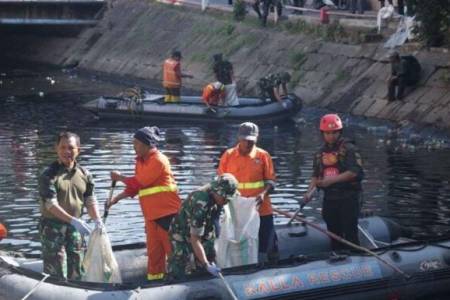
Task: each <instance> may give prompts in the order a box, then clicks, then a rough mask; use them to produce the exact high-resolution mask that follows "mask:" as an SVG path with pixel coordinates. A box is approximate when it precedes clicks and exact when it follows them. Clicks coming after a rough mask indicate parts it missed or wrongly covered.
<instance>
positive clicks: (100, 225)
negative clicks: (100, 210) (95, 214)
mask: <svg viewBox="0 0 450 300" xmlns="http://www.w3.org/2000/svg"><path fill="white" fill-rule="evenodd" d="M94 223H95V229H99V230H100V233H103V232H105V224H104V223H103V221H102V219H100V218H98V219H97V220H94Z"/></svg>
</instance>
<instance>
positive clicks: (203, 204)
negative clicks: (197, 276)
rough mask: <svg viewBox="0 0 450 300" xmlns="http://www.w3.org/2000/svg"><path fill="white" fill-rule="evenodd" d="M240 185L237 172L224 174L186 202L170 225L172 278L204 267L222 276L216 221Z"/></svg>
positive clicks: (169, 275) (169, 272) (180, 277)
mask: <svg viewBox="0 0 450 300" xmlns="http://www.w3.org/2000/svg"><path fill="white" fill-rule="evenodd" d="M237 185H238V182H237V180H236V178H234V176H233V175H231V174H222V175H221V176H218V178H217V179H215V180H213V181H212V182H211V183H210V184H207V185H205V186H203V187H202V188H200V189H198V190H196V191H194V192H192V193H191V194H190V195H189V196H188V198H187V199H186V201H184V202H183V205H182V207H181V210H180V213H179V215H178V216H176V217H175V218H174V220H173V222H172V225H171V226H170V240H171V242H172V247H173V252H172V254H171V255H170V257H169V262H168V277H169V279H172V280H173V279H184V277H185V276H186V275H187V274H191V273H194V272H197V271H200V270H206V271H208V272H209V273H210V274H212V275H214V276H218V275H219V272H220V268H219V267H217V266H216V265H215V263H214V262H215V258H216V252H215V250H214V240H215V238H216V235H215V220H216V219H218V218H219V215H220V212H221V209H222V206H223V205H225V204H227V203H228V201H229V199H230V198H232V197H234V196H235V195H236V194H237V193H236V192H237ZM194 261H195V263H194V264H192V262H194Z"/></svg>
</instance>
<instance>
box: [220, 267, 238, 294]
mask: <svg viewBox="0 0 450 300" xmlns="http://www.w3.org/2000/svg"><path fill="white" fill-rule="evenodd" d="M219 278H220V279H221V280H222V282H223V284H224V285H225V287H226V288H227V291H228V293H229V294H230V296H231V298H232V299H233V300H238V297H236V295H235V294H234V292H233V290H232V289H231V286H230V285H229V284H228V282H227V281H226V280H225V277H223V275H222V272H219Z"/></svg>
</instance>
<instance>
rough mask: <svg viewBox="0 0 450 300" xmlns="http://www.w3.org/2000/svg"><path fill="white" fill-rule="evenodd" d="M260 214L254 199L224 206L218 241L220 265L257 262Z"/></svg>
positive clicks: (237, 198) (234, 200) (234, 201)
mask: <svg viewBox="0 0 450 300" xmlns="http://www.w3.org/2000/svg"><path fill="white" fill-rule="evenodd" d="M259 223H260V220H259V213H258V211H257V209H256V201H255V198H254V197H253V198H245V197H236V198H233V199H232V200H231V201H230V202H229V203H228V205H225V206H224V214H223V215H222V217H221V219H220V235H219V238H218V239H217V240H216V243H215V247H216V255H217V257H216V259H217V265H218V266H220V267H222V268H228V267H234V266H241V265H248V264H255V263H257V262H258V233H259Z"/></svg>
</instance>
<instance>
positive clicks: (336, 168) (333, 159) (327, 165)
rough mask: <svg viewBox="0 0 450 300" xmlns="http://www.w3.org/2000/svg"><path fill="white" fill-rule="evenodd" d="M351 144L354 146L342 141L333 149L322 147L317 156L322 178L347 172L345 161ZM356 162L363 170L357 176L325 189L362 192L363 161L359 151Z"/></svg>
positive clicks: (350, 142)
mask: <svg viewBox="0 0 450 300" xmlns="http://www.w3.org/2000/svg"><path fill="white" fill-rule="evenodd" d="M349 144H351V145H354V142H353V141H349V140H345V139H341V140H339V141H338V142H337V143H336V145H335V146H334V147H332V148H330V147H326V146H324V147H322V149H321V150H320V151H319V152H318V153H317V154H316V158H315V159H316V161H317V162H318V165H319V174H320V177H322V178H327V177H334V176H338V175H339V174H341V173H344V172H345V171H347V169H346V167H345V164H344V163H345V159H346V155H347V147H349ZM355 156H356V161H357V163H358V164H359V165H360V167H361V170H360V172H359V174H357V176H356V177H355V178H354V179H353V180H352V181H349V182H340V183H336V184H333V185H332V186H330V187H328V188H325V191H327V190H335V189H339V190H348V189H351V190H360V189H361V181H362V179H363V176H364V174H363V170H362V160H361V156H360V154H359V152H358V151H355Z"/></svg>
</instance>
